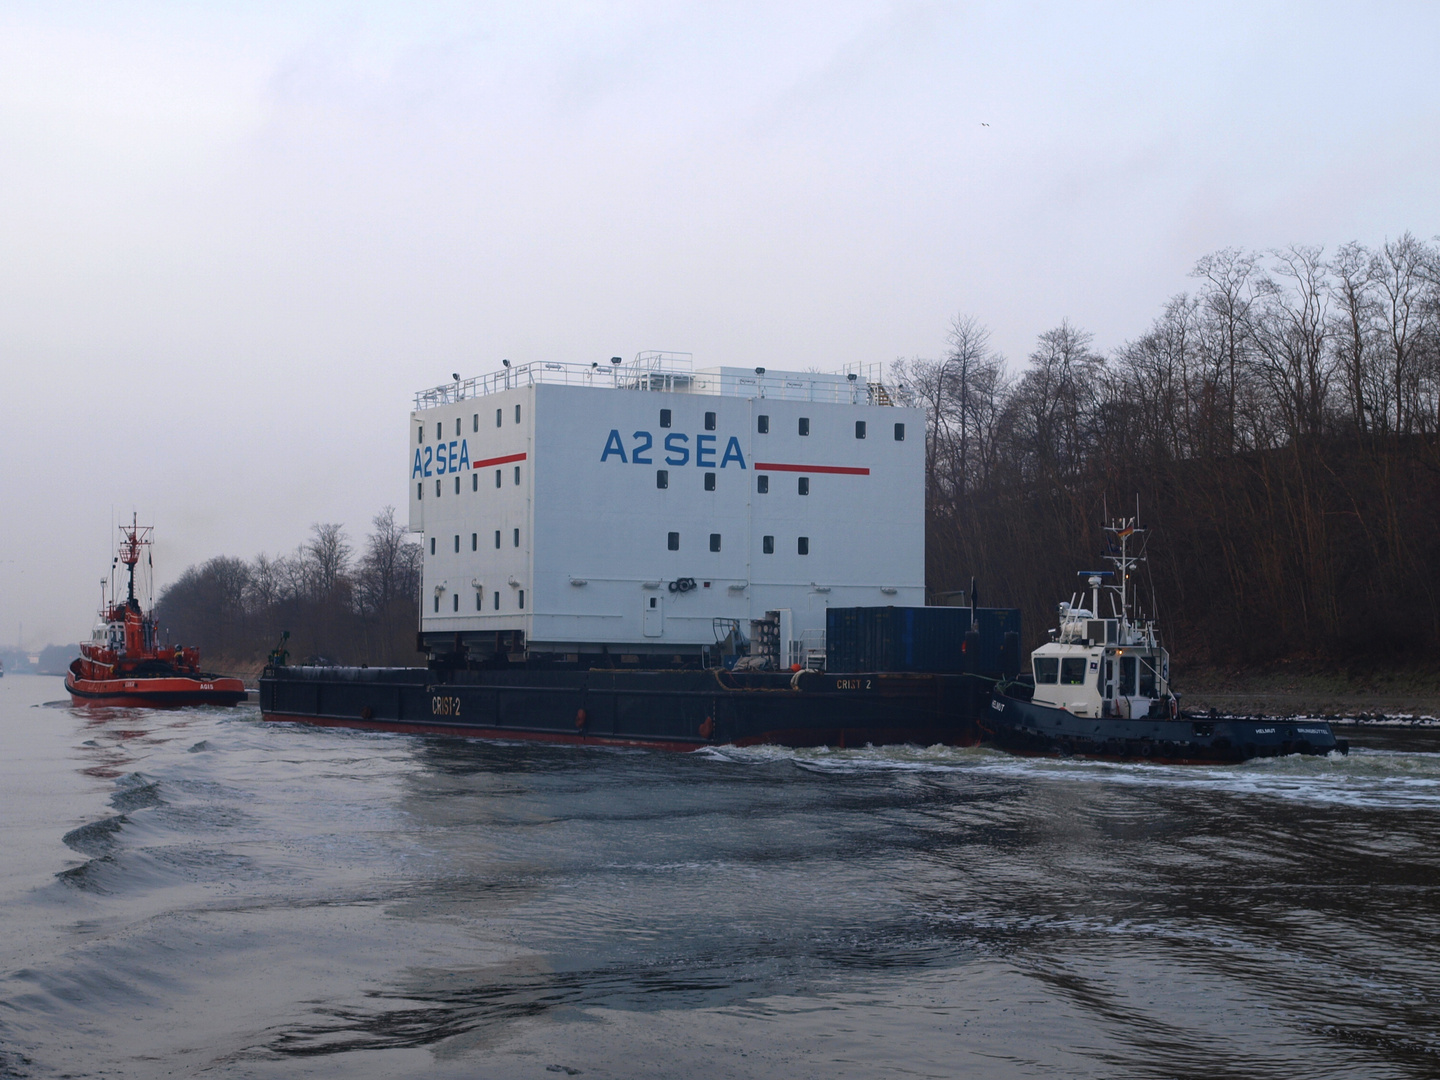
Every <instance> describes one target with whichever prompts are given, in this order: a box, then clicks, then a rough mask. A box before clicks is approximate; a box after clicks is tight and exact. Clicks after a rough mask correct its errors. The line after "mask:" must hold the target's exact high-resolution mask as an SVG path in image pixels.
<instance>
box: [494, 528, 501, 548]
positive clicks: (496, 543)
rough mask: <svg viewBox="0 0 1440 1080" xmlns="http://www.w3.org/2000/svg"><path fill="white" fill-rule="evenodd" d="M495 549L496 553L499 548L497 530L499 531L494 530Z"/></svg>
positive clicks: (498, 533)
mask: <svg viewBox="0 0 1440 1080" xmlns="http://www.w3.org/2000/svg"><path fill="white" fill-rule="evenodd" d="M495 548H496V550H497V551H498V550H499V548H500V530H499V529H496V530H495Z"/></svg>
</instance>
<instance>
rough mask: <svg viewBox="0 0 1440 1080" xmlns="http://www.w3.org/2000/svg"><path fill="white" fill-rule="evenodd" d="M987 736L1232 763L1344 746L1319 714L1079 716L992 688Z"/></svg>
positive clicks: (1056, 751)
mask: <svg viewBox="0 0 1440 1080" xmlns="http://www.w3.org/2000/svg"><path fill="white" fill-rule="evenodd" d="M980 727H981V730H982V732H983V733H984V737H985V739H986V741H987V742H990V743H992V744H993V745H995V746H997V747H999V748H1001V749H1003V750H1008V751H1010V752H1011V753H1016V754H1028V755H1035V756H1057V757H1071V756H1073V757H1086V758H1099V759H1102V760H1109V761H1153V762H1159V763H1170V764H1205V763H1212V762H1224V763H1233V762H1238V761H1248V760H1250V759H1251V758H1257V757H1283V756H1284V755H1287V754H1312V755H1323V754H1329V753H1331V752H1334V751H1338V752H1339V753H1342V754H1344V753H1348V752H1349V749H1350V747H1349V744H1348V742H1346V740H1344V739H1337V738H1336V737H1335V735H1334V733H1333V732H1332V731H1331V730H1330V725H1329V724H1327V723H1325V722H1324V721H1323V720H1279V719H1275V718H1272V717H1253V716H1248V717H1247V716H1196V715H1191V714H1185V713H1182V714H1180V715H1179V716H1176V717H1174V718H1149V717H1147V718H1142V719H1136V720H1125V719H1121V718H1119V717H1109V716H1106V717H1086V716H1076V715H1075V714H1074V713H1071V712H1069V711H1067V710H1065V709H1056V708H1052V707H1051V706H1049V705H1037V704H1035V703H1034V702H1032V701H1025V700H1023V699H1022V698H1019V697H1013V696H1010V695H1008V694H1005V693H1003V692H1002V691H1000V690H998V689H997V690H996V691H995V692H994V693H993V694H992V695H991V698H990V708H989V709H988V710H987V711H986V715H985V717H984V719H983V720H981V722H980Z"/></svg>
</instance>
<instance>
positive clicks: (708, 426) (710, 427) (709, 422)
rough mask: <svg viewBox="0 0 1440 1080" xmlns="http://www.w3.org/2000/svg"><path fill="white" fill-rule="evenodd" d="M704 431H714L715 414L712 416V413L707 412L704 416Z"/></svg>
mask: <svg viewBox="0 0 1440 1080" xmlns="http://www.w3.org/2000/svg"><path fill="white" fill-rule="evenodd" d="M705 430H706V431H714V430H715V414H714V413H713V412H707V413H706V414H705Z"/></svg>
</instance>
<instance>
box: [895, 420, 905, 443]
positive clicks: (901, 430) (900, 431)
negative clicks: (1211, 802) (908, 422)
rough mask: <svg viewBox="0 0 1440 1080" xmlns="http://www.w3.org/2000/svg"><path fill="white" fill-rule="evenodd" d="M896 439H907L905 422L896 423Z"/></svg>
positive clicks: (898, 440) (897, 440) (901, 440)
mask: <svg viewBox="0 0 1440 1080" xmlns="http://www.w3.org/2000/svg"><path fill="white" fill-rule="evenodd" d="M895 441H896V442H904V441H905V425H904V424H896V425H895Z"/></svg>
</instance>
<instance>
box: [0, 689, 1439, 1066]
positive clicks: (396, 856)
mask: <svg viewBox="0 0 1440 1080" xmlns="http://www.w3.org/2000/svg"><path fill="white" fill-rule="evenodd" d="M62 696H63V695H62V693H61V688H60V684H59V681H58V680H55V679H47V678H41V677H20V676H10V677H7V678H5V679H3V680H0V770H3V787H0V809H3V819H0V822H3V825H0V837H3V846H0V853H3V858H4V873H3V875H0V905H3V909H0V910H3V916H0V917H3V924H0V926H3V930H4V933H3V935H0V1076H37V1077H49V1076H74V1077H100V1076H103V1077H107V1078H130V1077H147V1078H148V1077H163V1076H176V1077H180V1076H185V1077H190V1076H205V1077H302V1076H303V1077H347V1078H353V1077H408V1076H417V1077H418V1076H425V1077H441V1078H450V1077H455V1078H461V1077H463V1078H467V1080H469V1078H484V1077H496V1078H499V1077H505V1078H515V1077H519V1078H524V1077H535V1078H537V1080H549V1078H552V1077H554V1076H556V1075H559V1076H569V1075H583V1076H585V1077H617V1078H631V1077H683V1076H717V1077H787V1078H789V1077H823V1078H826V1080H833V1078H836V1077H871V1076H906V1077H926V1076H935V1077H952V1076H958V1075H964V1076H968V1077H1023V1076H1045V1077H1051V1076H1066V1077H1106V1078H1114V1077H1206V1078H1211V1077H1237V1078H1239V1077H1244V1078H1256V1077H1284V1078H1287V1080H1288V1078H1292V1077H1295V1076H1302V1075H1303V1076H1306V1077H1310V1078H1316V1077H1434V1076H1436V1075H1440V1024H1437V1018H1440V962H1437V961H1440V902H1437V887H1440V845H1437V844H1436V840H1437V838H1440V753H1437V751H1440V735H1437V734H1436V733H1434V732H1429V733H1426V732H1414V733H1408V736H1407V738H1406V739H1399V740H1397V737H1395V736H1394V735H1393V733H1392V734H1391V735H1389V736H1387V739H1388V741H1387V742H1386V744H1385V745H1386V746H1387V747H1388V748H1384V749H1365V748H1364V747H1361V748H1357V749H1356V751H1355V752H1354V753H1352V755H1351V756H1350V757H1349V758H1348V759H1340V758H1333V759H1313V758H1310V759H1301V758H1288V759H1282V760H1270V761H1263V762H1256V763H1253V764H1247V765H1243V766H1236V767H1225V768H1198V769H1197V768H1188V769H1184V768H1165V767H1155V766H1140V765H1135V766H1116V765H1103V764H1084V763H1074V762H1041V761H1028V760H1018V759H1012V758H1008V757H1004V756H1001V755H997V754H994V753H991V752H988V751H981V750H948V749H939V748H936V749H929V750H919V749H871V750H849V751H804V752H792V751H782V750H776V749H763V748H762V749H756V750H744V751H737V750H717V751H713V752H703V753H697V754H692V755H688V756H678V755H673V754H663V753H652V752H621V751H614V750H588V749H573V748H557V747H546V746H536V745H523V744H509V745H506V744H494V743H480V742H466V741H462V740H450V739H440V738H419V737H409V736H399V735H377V734H369V733H362V732H350V731H340V730H325V729H311V728H304V727H291V726H285V725H267V724H264V723H262V722H261V721H260V720H259V718H258V715H257V713H256V711H255V710H254V708H253V707H248V708H240V709H233V710H220V709H197V710H188V711H184V712H176V713H151V712H147V711H141V710H136V711H127V710H114V711H106V712H94V713H85V712H82V711H79V710H72V709H71V708H69V707H68V706H49V707H44V706H42V705H41V703H43V702H47V701H53V700H54V699H56V698H60V697H62ZM1397 742H1398V744H1397Z"/></svg>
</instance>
